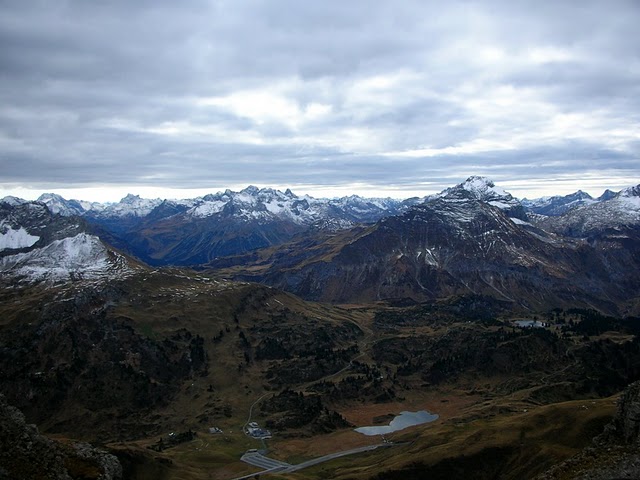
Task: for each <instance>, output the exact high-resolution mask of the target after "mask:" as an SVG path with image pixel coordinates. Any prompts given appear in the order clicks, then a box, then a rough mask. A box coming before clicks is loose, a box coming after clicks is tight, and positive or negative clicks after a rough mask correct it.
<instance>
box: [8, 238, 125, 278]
mask: <svg viewBox="0 0 640 480" xmlns="http://www.w3.org/2000/svg"><path fill="white" fill-rule="evenodd" d="M130 270H131V269H130V268H129V267H128V266H127V262H126V260H125V258H124V257H123V256H121V255H119V254H116V253H115V252H112V251H110V250H108V249H107V247H106V246H105V245H104V244H103V243H102V241H100V239H99V238H98V237H96V236H94V235H89V234H87V233H79V234H77V235H75V236H73V237H66V238H63V239H60V240H54V241H53V242H51V243H49V244H47V245H45V246H44V247H42V248H35V249H32V250H30V251H28V252H25V253H18V254H15V255H9V256H6V257H3V258H1V259H0V272H2V273H3V274H5V275H9V276H12V277H14V278H18V279H22V280H26V281H28V282H34V281H51V282H59V281H66V280H77V279H80V278H83V279H90V280H93V279H98V278H111V277H113V278H122V277H123V276H124V275H126V272H127V271H130Z"/></svg>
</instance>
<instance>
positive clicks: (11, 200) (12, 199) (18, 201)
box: [0, 195, 27, 207]
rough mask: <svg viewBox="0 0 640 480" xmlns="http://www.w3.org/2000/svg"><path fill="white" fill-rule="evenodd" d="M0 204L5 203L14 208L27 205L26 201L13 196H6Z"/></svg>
mask: <svg viewBox="0 0 640 480" xmlns="http://www.w3.org/2000/svg"><path fill="white" fill-rule="evenodd" d="M0 203H6V204H8V205H11V206H12V207H15V206H16V205H22V204H23V203H27V200H25V199H23V198H19V197H14V196H13V195H8V196H6V197H4V198H2V199H1V200H0Z"/></svg>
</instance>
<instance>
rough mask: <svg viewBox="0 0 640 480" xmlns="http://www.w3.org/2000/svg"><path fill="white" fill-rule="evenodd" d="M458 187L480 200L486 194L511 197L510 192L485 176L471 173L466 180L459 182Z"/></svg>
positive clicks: (486, 195)
mask: <svg viewBox="0 0 640 480" xmlns="http://www.w3.org/2000/svg"><path fill="white" fill-rule="evenodd" d="M458 187H461V188H463V189H465V190H466V191H468V192H471V193H473V194H474V195H475V196H476V197H477V198H478V199H479V200H482V199H484V198H485V197H488V196H491V197H494V196H500V197H506V196H509V197H511V194H509V193H507V192H506V191H505V190H504V189H502V188H500V187H496V184H495V183H494V182H493V181H492V180H490V179H489V178H487V177H480V176H476V175H472V176H471V177H469V178H467V180H466V181H464V182H463V183H461V184H459V185H458Z"/></svg>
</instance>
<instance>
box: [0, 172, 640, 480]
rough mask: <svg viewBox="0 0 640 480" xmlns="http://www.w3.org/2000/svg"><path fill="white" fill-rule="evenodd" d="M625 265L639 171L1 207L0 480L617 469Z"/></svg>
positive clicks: (531, 474) (626, 448)
mask: <svg viewBox="0 0 640 480" xmlns="http://www.w3.org/2000/svg"><path fill="white" fill-rule="evenodd" d="M638 272H640V185H637V186H630V187H629V188H626V189H624V190H622V191H619V192H611V191H606V192H604V193H603V194H602V195H601V196H600V197H598V198H592V197H591V196H589V195H588V194H586V193H584V192H582V191H579V192H576V193H574V194H571V195H567V196H554V197H548V198H541V199H534V200H527V199H524V200H520V199H517V198H515V197H513V196H512V195H511V194H509V193H508V192H506V191H505V190H503V189H502V188H500V187H498V186H496V185H495V184H494V183H493V182H492V181H491V180H489V179H487V178H484V177H470V178H468V179H467V180H466V181H465V182H463V183H460V184H458V185H455V186H452V187H451V188H448V189H446V190H444V191H442V192H440V193H439V194H436V195H430V196H425V197H420V198H410V199H406V200H395V199H390V198H362V197H358V196H349V197H343V198H337V199H316V198H312V197H310V196H307V195H304V196H299V195H296V194H295V193H293V192H291V191H290V190H286V191H285V192H282V191H278V190H274V189H269V188H262V189H259V188H257V187H253V186H250V187H247V188H245V189H244V190H242V191H240V192H233V191H230V190H226V191H224V192H219V193H216V194H210V195H206V196H204V197H200V198H196V199H185V200H160V199H155V200H148V199H143V198H140V197H138V196H135V195H128V196H126V197H125V198H123V199H122V200H121V201H120V202H119V203H113V204H100V203H92V202H85V201H81V200H66V199H64V198H62V197H60V196H59V195H56V194H45V195H42V196H41V197H40V198H39V199H38V200H37V201H26V200H22V199H19V198H15V197H5V198H4V199H2V200H1V201H0V273H1V276H0V394H1V395H0V479H4V478H7V479H31V478H34V479H35V478H47V479H65V480H69V479H78V480H79V479H103V480H106V479H211V478H215V479H232V478H258V476H260V477H261V478H263V477H267V476H269V477H270V478H274V479H278V478H282V479H284V478H291V479H294V478H295V479H326V478H336V479H377V480H385V479H400V478H402V479H407V478H429V479H432V478H435V479H479V480H484V479H496V478H500V479H503V478H504V479H526V478H540V479H574V478H590V479H605V478H638V477H639V476H640V457H639V456H638V453H637V452H638V446H639V445H640V433H639V432H640V414H639V413H638V412H640V384H639V383H637V382H638V381H640V276H639V275H638ZM634 382H636V383H634ZM616 405H617V406H616ZM423 411H427V412H430V413H431V414H433V415H428V416H426V417H424V418H428V419H429V420H430V421H429V422H428V423H422V424H418V425H412V426H405V428H402V429H397V430H396V429H395V426H397V425H398V420H397V418H399V417H398V415H399V414H401V413H402V412H405V413H406V412H423ZM423 416H424V415H423ZM365 426H388V427H387V428H386V429H385V430H384V431H385V432H386V433H384V434H380V435H365V434H362V433H360V432H359V431H356V430H355V429H356V428H357V427H365Z"/></svg>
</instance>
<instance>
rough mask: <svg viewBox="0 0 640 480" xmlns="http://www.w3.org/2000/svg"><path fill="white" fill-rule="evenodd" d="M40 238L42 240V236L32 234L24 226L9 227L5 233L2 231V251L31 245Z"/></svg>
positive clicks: (0, 248) (0, 249)
mask: <svg viewBox="0 0 640 480" xmlns="http://www.w3.org/2000/svg"><path fill="white" fill-rule="evenodd" d="M38 240H40V237H38V236H37V235H31V234H30V233H29V232H27V231H26V230H25V229H24V227H20V228H19V229H18V230H14V229H13V228H9V229H7V231H6V232H4V233H2V232H1V231H0V251H2V250H6V249H9V248H25V247H30V246H32V245H33V244H34V243H36V242H37V241H38Z"/></svg>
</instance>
